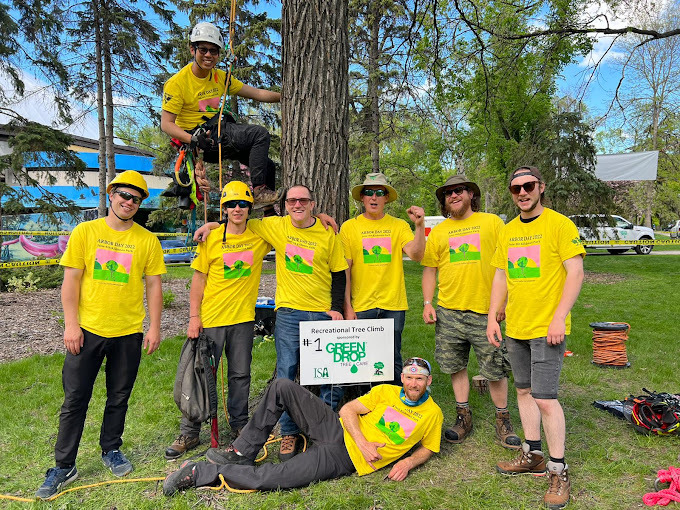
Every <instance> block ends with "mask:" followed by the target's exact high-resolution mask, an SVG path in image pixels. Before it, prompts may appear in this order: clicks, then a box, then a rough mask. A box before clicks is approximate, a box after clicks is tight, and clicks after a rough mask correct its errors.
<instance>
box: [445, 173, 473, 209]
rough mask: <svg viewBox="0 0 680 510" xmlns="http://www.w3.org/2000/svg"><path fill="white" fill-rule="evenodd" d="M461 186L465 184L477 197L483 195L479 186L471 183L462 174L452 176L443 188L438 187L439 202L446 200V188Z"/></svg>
mask: <svg viewBox="0 0 680 510" xmlns="http://www.w3.org/2000/svg"><path fill="white" fill-rule="evenodd" d="M461 184H464V185H465V186H467V187H468V188H470V189H471V190H472V191H473V193H474V194H475V196H476V197H478V196H480V195H481V193H480V191H479V186H477V185H476V184H475V183H474V182H472V181H469V180H468V178H467V177H465V176H464V175H462V174H461V175H452V176H451V177H449V178H448V179H446V182H445V183H444V185H443V186H440V187H438V188H437V191H435V194H436V195H437V200H439V201H440V202H442V201H443V200H444V191H446V188H450V187H452V186H460V185H461Z"/></svg>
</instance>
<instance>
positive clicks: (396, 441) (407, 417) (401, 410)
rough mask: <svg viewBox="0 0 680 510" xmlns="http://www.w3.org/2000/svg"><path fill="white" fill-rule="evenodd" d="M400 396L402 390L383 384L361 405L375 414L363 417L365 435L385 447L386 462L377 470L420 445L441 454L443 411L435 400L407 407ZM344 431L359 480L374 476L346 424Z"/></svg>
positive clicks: (377, 465) (377, 464)
mask: <svg viewBox="0 0 680 510" xmlns="http://www.w3.org/2000/svg"><path fill="white" fill-rule="evenodd" d="M400 392H401V388H400V387H399V386H392V385H391V384H381V385H379V386H375V387H373V388H372V389H371V391H370V392H368V393H367V394H366V395H363V396H361V397H359V401H360V402H361V403H362V404H363V405H365V406H366V407H367V408H368V409H370V410H371V411H370V412H369V413H366V414H364V415H362V416H360V417H359V428H360V429H361V433H362V434H363V435H364V437H365V438H366V439H367V440H368V441H372V442H377V443H385V446H383V447H382V448H378V453H379V454H380V455H382V459H380V460H378V461H376V462H373V465H374V466H375V469H376V470H378V469H380V468H382V467H384V466H386V465H388V464H389V463H390V462H394V461H395V460H397V459H398V458H400V457H402V456H403V455H404V454H405V453H406V452H408V451H409V450H410V449H411V448H413V447H414V446H415V445H416V444H418V443H419V442H420V444H421V445H422V446H424V447H425V448H427V449H428V450H430V451H431V452H434V453H437V452H439V445H440V443H441V434H442V423H443V421H444V415H443V414H442V410H441V409H440V408H439V406H438V405H437V404H436V403H435V402H434V400H432V397H429V398H428V399H427V400H426V401H425V402H423V403H422V404H420V405H419V406H415V407H410V406H407V405H406V404H404V403H403V402H402V401H401V399H400V398H399V393H400ZM340 423H342V420H340ZM342 427H343V429H344V430H345V448H347V452H348V453H349V457H350V458H351V459H352V464H354V467H355V468H356V470H357V473H358V474H359V476H361V475H367V474H369V473H373V468H372V467H371V466H370V465H369V464H368V462H366V459H365V458H364V456H363V455H362V454H361V451H360V450H359V447H358V446H357V444H356V443H355V442H354V439H352V436H351V435H350V434H349V432H347V429H346V428H345V425H344V424H343V425H342Z"/></svg>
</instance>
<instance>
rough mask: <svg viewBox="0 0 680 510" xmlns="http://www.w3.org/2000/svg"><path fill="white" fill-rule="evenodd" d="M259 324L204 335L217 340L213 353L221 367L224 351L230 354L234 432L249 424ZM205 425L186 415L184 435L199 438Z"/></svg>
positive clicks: (223, 328) (230, 408)
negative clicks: (249, 397)
mask: <svg viewBox="0 0 680 510" xmlns="http://www.w3.org/2000/svg"><path fill="white" fill-rule="evenodd" d="M254 324H255V322H254V321H250V322H242V323H240V324H233V325H231V326H221V327H218V328H205V329H204V330H203V332H204V333H205V335H206V336H207V337H208V338H209V339H210V340H212V341H213V345H214V346H215V349H214V351H213V354H214V356H215V361H217V365H216V366H217V367H218V368H219V363H220V358H221V357H222V349H224V352H225V354H226V355H227V380H228V385H229V387H228V389H229V393H228V396H227V411H228V412H229V426H230V427H231V430H236V429H240V428H243V427H245V425H246V423H248V396H249V394H250V363H251V361H252V359H253V326H254ZM200 430H201V424H200V423H195V422H191V421H189V420H187V419H186V418H185V417H184V416H182V421H181V423H180V432H181V433H182V434H184V435H186V436H192V437H195V436H197V435H198V433H199V432H200Z"/></svg>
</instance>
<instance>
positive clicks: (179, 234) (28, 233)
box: [0, 230, 187, 237]
mask: <svg viewBox="0 0 680 510" xmlns="http://www.w3.org/2000/svg"><path fill="white" fill-rule="evenodd" d="M152 234H153V235H155V236H157V237H186V236H187V233H186V232H152ZM70 235H71V232H63V231H61V230H0V236H70Z"/></svg>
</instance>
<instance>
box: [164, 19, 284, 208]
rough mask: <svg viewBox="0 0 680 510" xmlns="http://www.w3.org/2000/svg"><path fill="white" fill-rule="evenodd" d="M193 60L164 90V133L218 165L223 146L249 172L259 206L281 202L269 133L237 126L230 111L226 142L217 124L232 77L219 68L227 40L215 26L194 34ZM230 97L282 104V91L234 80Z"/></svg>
mask: <svg viewBox="0 0 680 510" xmlns="http://www.w3.org/2000/svg"><path fill="white" fill-rule="evenodd" d="M190 41H191V42H190V46H189V49H190V51H191V56H192V57H193V62H191V63H190V64H187V65H186V66H185V67H184V68H182V70H180V71H179V72H178V73H177V74H175V75H174V76H172V77H171V78H170V79H169V80H168V81H167V82H166V83H165V86H164V87H163V111H162V113H161V129H162V130H163V131H164V132H165V133H167V134H168V135H170V136H171V137H172V138H175V139H177V140H179V141H180V142H182V143H185V144H191V145H192V146H194V147H198V148H200V149H202V150H203V159H204V161H206V162H208V163H217V162H218V157H219V152H218V145H217V144H218V143H221V145H222V157H223V158H228V159H236V160H238V161H240V162H241V163H243V164H244V165H247V166H248V167H249V168H250V178H251V180H252V184H253V193H254V201H255V204H256V205H258V206H264V205H271V204H273V203H274V202H276V200H277V199H278V197H277V194H276V192H275V191H273V190H274V188H275V181H274V178H275V175H274V172H275V166H274V163H273V162H272V161H271V160H270V159H269V158H268V154H269V139H270V136H269V133H268V132H267V130H266V129H265V128H263V127H262V126H257V125H252V124H237V123H236V122H235V121H234V119H233V117H232V116H231V115H230V114H229V113H228V112H226V108H225V112H224V115H223V119H222V126H221V132H220V135H221V139H220V140H218V136H217V131H218V129H217V128H218V126H217V121H218V117H219V116H218V113H219V110H220V99H221V98H222V95H223V94H224V89H225V87H226V86H227V83H226V81H227V73H225V72H224V71H222V70H221V69H216V66H217V64H218V62H219V60H220V52H221V50H223V49H224V39H223V38H222V34H220V31H219V29H218V28H217V27H216V26H215V25H213V24H212V23H205V22H203V23H198V24H197V25H196V26H195V27H194V28H193V30H192V31H191V37H190ZM228 87H229V89H228V94H229V95H237V96H240V97H244V98H247V99H254V100H256V101H260V102H263V103H278V102H279V101H280V100H281V94H280V93H279V92H273V91H270V90H264V89H258V88H255V87H251V86H250V85H246V84H244V83H242V82H241V81H239V80H237V79H236V78H234V77H233V76H232V77H231V79H230V81H229V84H228Z"/></svg>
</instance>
